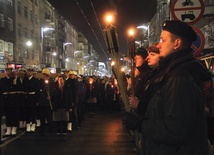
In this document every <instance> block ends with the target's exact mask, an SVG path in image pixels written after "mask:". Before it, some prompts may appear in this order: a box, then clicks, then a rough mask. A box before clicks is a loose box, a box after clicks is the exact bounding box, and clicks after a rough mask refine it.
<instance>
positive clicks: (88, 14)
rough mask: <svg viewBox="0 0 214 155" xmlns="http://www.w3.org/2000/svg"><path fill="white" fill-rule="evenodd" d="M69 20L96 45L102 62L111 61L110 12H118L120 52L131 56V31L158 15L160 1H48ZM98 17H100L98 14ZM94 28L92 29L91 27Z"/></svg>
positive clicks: (116, 23)
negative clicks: (107, 17)
mask: <svg viewBox="0 0 214 155" xmlns="http://www.w3.org/2000/svg"><path fill="white" fill-rule="evenodd" d="M48 1H49V2H50V3H51V4H52V5H53V7H55V8H56V9H57V10H58V12H59V13H60V14H62V15H63V16H64V17H65V19H67V20H69V21H70V22H71V24H73V26H74V27H75V28H76V29H77V30H78V31H81V32H82V33H83V35H84V36H85V37H86V38H87V39H88V40H89V42H90V43H91V44H92V45H93V47H94V49H95V50H96V51H97V53H98V55H99V57H100V60H102V61H107V58H108V57H109V55H108V52H107V50H106V45H105V41H104V38H103V32H102V30H103V29H104V28H105V26H106V24H105V22H104V19H103V18H104V15H105V14H106V12H109V11H111V12H114V14H115V15H116V22H115V23H114V25H115V26H116V28H117V33H118V38H119V46H120V52H122V53H124V54H126V52H127V38H128V35H127V31H128V29H129V28H130V27H137V26H139V25H142V24H145V23H147V22H149V21H150V20H151V19H152V17H153V16H154V14H155V12H156V1H157V0H48ZM95 13H96V14H95ZM89 25H90V26H89Z"/></svg>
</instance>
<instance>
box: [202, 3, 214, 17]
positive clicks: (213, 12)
mask: <svg viewBox="0 0 214 155" xmlns="http://www.w3.org/2000/svg"><path fill="white" fill-rule="evenodd" d="M203 17H204V18H205V19H211V18H214V5H212V6H205V10H204V16H203Z"/></svg>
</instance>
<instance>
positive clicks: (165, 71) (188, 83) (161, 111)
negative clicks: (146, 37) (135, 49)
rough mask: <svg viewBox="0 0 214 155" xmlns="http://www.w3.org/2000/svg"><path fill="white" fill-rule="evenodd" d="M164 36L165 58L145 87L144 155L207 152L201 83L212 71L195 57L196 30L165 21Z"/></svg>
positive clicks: (199, 154)
mask: <svg viewBox="0 0 214 155" xmlns="http://www.w3.org/2000/svg"><path fill="white" fill-rule="evenodd" d="M161 40H162V42H160V43H159V44H158V48H159V50H160V56H162V60H161V61H160V65H159V68H158V72H157V74H156V75H155V77H154V78H153V80H151V81H150V83H149V85H148V87H147V90H146V91H147V94H150V99H147V102H148V108H147V110H146V113H145V116H144V119H143V121H142V125H141V127H142V128H141V129H142V134H143V138H144V143H143V155H175V154H176V155H207V154H208V139H207V128H206V118H205V110H204V108H205V100H204V93H203V88H202V83H203V82H204V81H206V80H209V78H210V73H209V71H208V70H207V69H206V68H205V67H204V66H203V65H202V64H201V63H200V62H199V61H198V60H196V59H195V58H194V57H193V54H192V50H191V48H190V45H191V43H192V42H193V41H194V40H196V34H195V32H194V31H193V30H192V28H191V27H190V26H188V25H186V24H185V23H183V22H179V21H166V22H165V23H164V24H163V31H162V34H161ZM148 91H149V92H148Z"/></svg>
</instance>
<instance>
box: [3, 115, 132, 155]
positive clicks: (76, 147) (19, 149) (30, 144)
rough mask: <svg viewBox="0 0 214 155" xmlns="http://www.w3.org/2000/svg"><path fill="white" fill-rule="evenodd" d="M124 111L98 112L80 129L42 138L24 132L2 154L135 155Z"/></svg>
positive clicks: (86, 120) (10, 140) (10, 142)
mask: <svg viewBox="0 0 214 155" xmlns="http://www.w3.org/2000/svg"><path fill="white" fill-rule="evenodd" d="M121 118H122V115H121V113H103V112H98V113H96V114H95V117H94V118H89V117H86V118H85V120H84V121H83V123H82V126H81V127H80V128H79V130H74V131H72V133H68V134H67V135H66V137H65V141H61V140H60V138H59V136H57V135H52V136H48V137H41V136H39V135H38V134H25V133H24V132H20V133H19V135H18V136H16V137H15V138H10V139H7V140H6V141H5V144H3V145H0V155H61V154H62V155H135V154H136V153H134V151H133V149H134V143H133V142H131V139H132V136H131V135H130V134H129V133H128V132H127V131H126V130H125V129H124V128H123V125H122V121H121Z"/></svg>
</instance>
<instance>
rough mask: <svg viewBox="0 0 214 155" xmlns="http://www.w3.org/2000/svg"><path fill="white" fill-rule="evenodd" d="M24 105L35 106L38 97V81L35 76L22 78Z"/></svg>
mask: <svg viewBox="0 0 214 155" xmlns="http://www.w3.org/2000/svg"><path fill="white" fill-rule="evenodd" d="M23 91H24V100H25V101H26V102H25V106H36V104H37V102H38V97H39V81H38V79H36V78H35V77H32V78H30V79H29V78H28V77H25V78H24V79H23Z"/></svg>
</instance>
